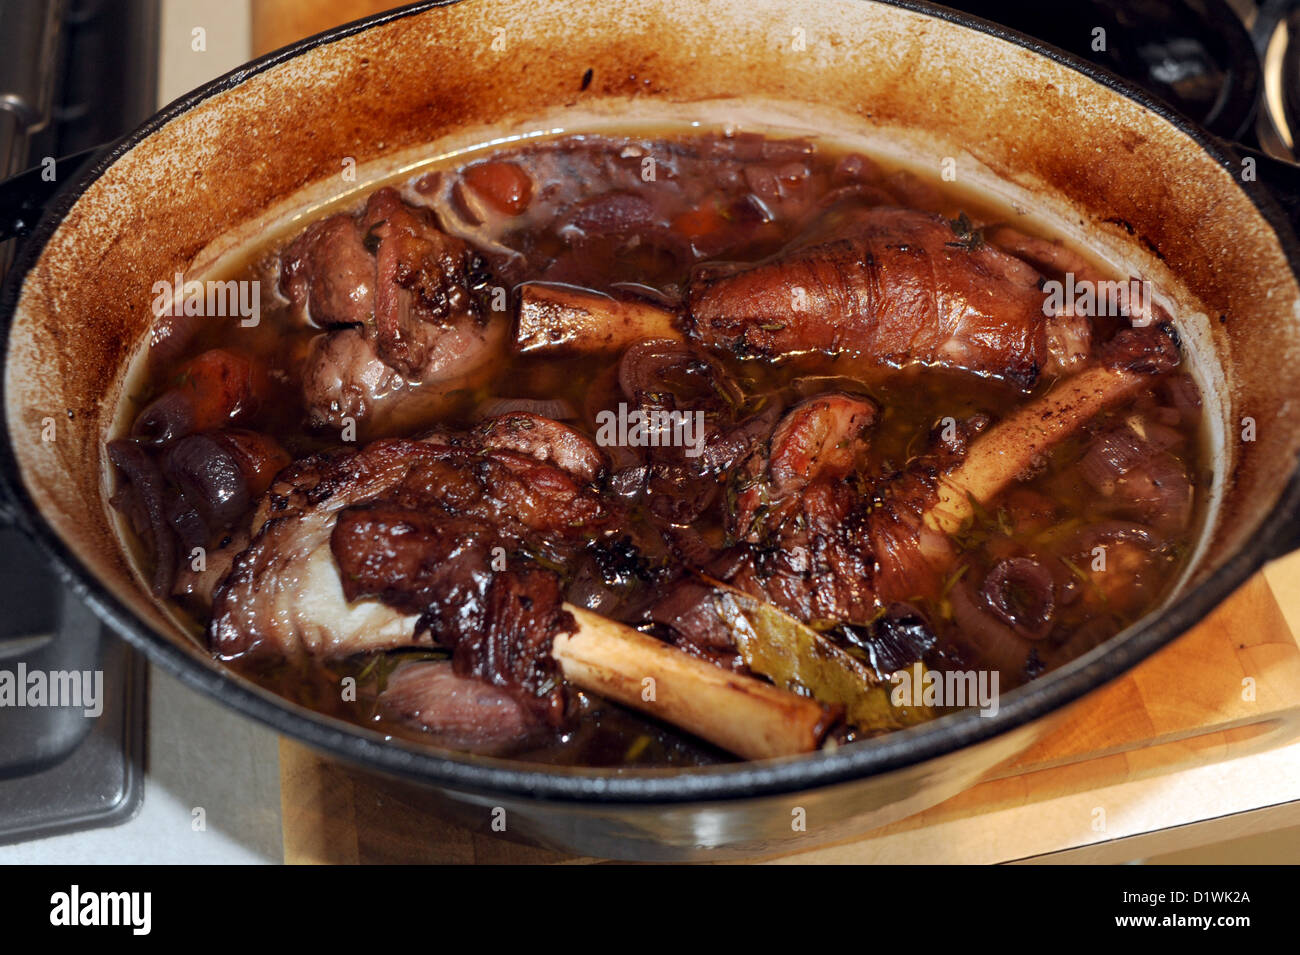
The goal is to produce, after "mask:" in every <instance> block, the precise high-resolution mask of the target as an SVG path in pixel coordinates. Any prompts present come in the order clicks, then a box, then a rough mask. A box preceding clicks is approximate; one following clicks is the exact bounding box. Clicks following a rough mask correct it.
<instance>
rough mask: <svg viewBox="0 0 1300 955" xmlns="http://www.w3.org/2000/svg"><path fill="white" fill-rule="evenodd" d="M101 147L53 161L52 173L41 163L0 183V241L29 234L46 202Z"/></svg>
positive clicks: (71, 178) (48, 202) (69, 180)
mask: <svg viewBox="0 0 1300 955" xmlns="http://www.w3.org/2000/svg"><path fill="white" fill-rule="evenodd" d="M103 148H104V147H103V146H92V147H91V148H90V149H85V150H82V151H81V152H79V153H72V154H71V155H69V156H64V157H63V158H61V159H55V160H54V166H53V169H52V170H51V168H50V165H49V164H48V163H42V164H41V165H39V166H33V167H32V168H31V169H28V170H27V171H26V172H20V173H18V174H17V175H16V176H13V177H11V178H9V179H6V180H4V181H3V182H0V242H4V241H5V240H6V239H20V238H23V237H24V236H27V235H28V234H30V233H31V231H32V230H33V229H34V228H36V223H37V222H39V221H40V219H41V215H42V214H44V212H45V209H46V207H47V206H49V204H50V200H51V199H53V198H54V197H55V196H56V195H57V194H58V192H59V190H60V189H62V188H63V186H64V185H65V184H66V183H68V182H71V181H72V180H73V179H74V178H75V177H76V175H77V173H78V172H79V171H80V170H81V168H82V167H83V166H84V165H86V163H88V162H89V161H90V160H91V159H93V158H94V157H95V156H96V155H97V154H98V153H99V152H100V151H101V150H102V149H103Z"/></svg>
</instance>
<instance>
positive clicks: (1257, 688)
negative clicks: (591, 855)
mask: <svg viewBox="0 0 1300 955" xmlns="http://www.w3.org/2000/svg"><path fill="white" fill-rule="evenodd" d="M392 6H395V4H392V3H388V2H385V0H314V2H310V3H308V2H303V0H253V3H252V41H253V51H252V52H253V55H255V56H260V55H262V54H263V53H266V52H269V51H270V50H274V49H277V48H279V47H281V46H284V45H286V44H288V43H292V42H294V41H296V40H298V39H301V38H303V37H305V36H309V35H311V34H314V33H318V32H320V31H322V30H327V29H329V28H331V27H333V26H335V25H337V24H340V23H345V22H347V21H349V20H354V19H357V18H360V17H364V16H368V15H369V14H372V13H376V12H378V11H380V10H383V9H387V8H389V7H392ZM1298 633H1300V554H1298V555H1292V556H1291V557H1289V558H1287V559H1285V560H1282V561H1278V562H1276V563H1275V564H1273V565H1271V566H1270V568H1269V569H1268V571H1267V572H1266V573H1262V574H1259V575H1256V576H1255V577H1253V578H1252V579H1251V580H1250V581H1248V582H1247V583H1246V584H1245V585H1244V586H1243V587H1242V588H1241V589H1240V590H1239V591H1237V593H1236V594H1234V595H1233V596H1232V597H1231V598H1230V599H1229V600H1228V601H1227V602H1226V603H1225V604H1224V605H1223V606H1222V607H1220V608H1219V610H1218V611H1216V612H1215V613H1214V614H1213V615H1211V616H1210V617H1209V618H1208V619H1206V620H1205V621H1204V622H1203V623H1202V624H1201V625H1200V626H1199V627H1197V628H1196V629H1195V630H1193V631H1191V632H1190V633H1188V634H1186V635H1185V636H1183V637H1182V638H1180V639H1179V640H1177V641H1176V642H1174V643H1173V644H1171V645H1170V646H1168V647H1166V648H1165V649H1164V650H1162V651H1161V652H1160V653H1158V654H1156V655H1155V656H1154V657H1152V658H1151V659H1150V660H1148V661H1146V662H1145V663H1143V664H1142V665H1141V666H1139V667H1138V668H1136V669H1135V670H1133V671H1132V672H1131V673H1129V674H1128V675H1127V676H1125V677H1124V678H1122V679H1120V680H1118V681H1116V682H1115V683H1114V684H1112V685H1111V686H1108V687H1106V688H1104V689H1102V690H1100V691H1098V692H1097V693H1095V694H1093V695H1092V696H1090V697H1089V698H1088V699H1087V700H1085V701H1084V702H1083V703H1081V704H1080V705H1079V706H1078V707H1077V708H1076V709H1075V711H1074V712H1073V714H1072V715H1071V718H1070V719H1069V720H1068V721H1067V722H1066V723H1065V724H1063V725H1062V726H1061V727H1059V728H1058V730H1057V731H1056V732H1054V733H1053V734H1052V735H1051V736H1050V737H1048V738H1046V739H1044V740H1043V741H1041V742H1040V743H1039V744H1038V745H1037V746H1035V747H1034V748H1033V749H1031V750H1030V751H1028V752H1026V753H1024V754H1023V755H1022V756H1021V757H1020V758H1019V759H1017V760H1016V761H1015V762H1014V763H1013V764H1011V765H1008V766H1004V767H1002V768H1001V770H1000V771H999V772H998V773H997V774H996V776H995V777H994V778H991V779H989V780H988V781H986V782H983V783H981V784H980V785H978V786H975V787H974V788H972V789H970V790H967V791H966V792H964V793H962V794H960V795H958V796H955V797H953V798H952V799H950V800H948V801H947V802H945V803H943V804H941V805H939V806H937V807H935V808H934V809H931V810H927V811H926V812H923V813H921V814H919V815H917V816H914V817H912V818H910V819H907V820H903V821H902V822H899V823H895V824H892V825H890V826H887V827H885V828H883V829H881V830H879V831H878V832H874V833H871V834H869V835H868V836H866V837H864V838H862V839H860V840H855V841H854V842H852V843H849V844H847V845H842V846H839V847H833V848H831V849H820V850H814V851H812V852H806V853H800V854H798V855H796V856H793V857H788V858H792V859H796V860H800V861H867V860H870V861H889V860H899V859H905V860H907V861H1004V860H1006V859H1012V858H1023V857H1025V856H1031V855H1035V854H1040V853H1045V852H1054V851H1060V850H1062V849H1069V848H1074V847H1078V846H1086V845H1095V844H1099V843H1102V842H1109V843H1113V842H1115V841H1116V840H1117V839H1124V838H1126V837H1133V836H1136V835H1137V834H1139V833H1140V832H1145V831H1149V830H1150V829H1151V828H1152V824H1151V821H1150V820H1152V819H1155V820H1158V823H1157V825H1160V826H1168V825H1174V824H1177V823H1180V822H1181V823H1187V824H1190V823H1193V822H1195V821H1197V820H1208V819H1212V818H1215V817H1223V816H1228V815H1231V814H1235V813H1242V812H1249V811H1251V810H1259V809H1260V807H1263V806H1266V805H1269V804H1271V803H1277V802H1280V801H1283V800H1285V799H1291V800H1295V799H1300V787H1297V786H1296V785H1295V783H1294V781H1293V777H1292V776H1291V775H1289V773H1290V772H1291V771H1292V770H1293V769H1294V770H1295V773H1296V776H1297V777H1298V778H1300V744H1298V745H1297V746H1295V747H1288V748H1286V749H1285V750H1278V751H1276V752H1274V753H1270V754H1268V755H1267V756H1260V757H1249V758H1243V757H1247V756H1248V754H1251V753H1254V752H1258V751H1260V750H1262V749H1265V748H1267V747H1269V746H1270V745H1272V744H1273V743H1275V742H1276V741H1277V740H1278V739H1279V738H1281V737H1284V736H1286V735H1288V734H1295V733H1296V732H1297V729H1298V728H1300V643H1298V642H1297V634H1298ZM1247 679H1250V680H1253V681H1254V683H1253V689H1254V694H1253V699H1251V698H1249V697H1250V694H1249V693H1243V689H1245V687H1244V686H1243V681H1246V680H1247ZM1249 759H1256V760H1258V762H1257V763H1256V764H1250V763H1249ZM1229 760H1233V761H1234V762H1232V763H1231V764H1230V765H1231V767H1232V773H1233V775H1234V778H1236V777H1239V780H1238V781H1237V782H1234V785H1233V786H1232V787H1231V792H1232V794H1233V795H1232V796H1231V797H1229V796H1228V795H1227V794H1226V793H1225V792H1224V791H1221V790H1220V789H1218V788H1216V785H1215V782H1216V777H1215V776H1214V775H1213V772H1214V771H1215V767H1222V766H1228V765H1229V763H1228V761H1229ZM280 764H281V800H282V805H283V824H284V850H285V860H286V861H288V862H452V863H457V862H460V863H469V862H558V861H566V857H563V856H561V855H559V854H557V853H553V852H548V851H545V850H541V849H532V848H527V847H522V846H518V845H515V844H513V843H510V842H506V841H503V840H500V839H498V838H495V837H493V836H491V835H489V834H488V833H487V832H475V831H470V830H468V829H463V828H461V827H458V826H454V825H452V824H450V823H447V822H444V821H443V820H441V819H439V818H437V817H436V816H434V815H431V814H429V813H428V812H427V811H426V810H425V809H423V808H422V807H421V801H422V800H421V798H420V794H419V792H418V790H412V789H410V788H409V787H405V786H403V785H402V784H399V783H394V782H391V781H388V780H383V779H380V778H378V777H373V776H369V775H367V774H363V773H360V772H357V771H355V770H351V769H348V768H345V767H343V766H340V765H338V764H335V763H332V762H330V761H329V760H326V759H324V758H322V757H320V756H318V755H317V754H315V753H314V752H312V751H310V750H308V749H305V748H303V747H301V746H299V745H297V744H295V743H292V742H289V741H287V740H285V741H282V743H281V750H280ZM1252 766H1254V767H1255V768H1252ZM1198 767H1199V769H1198ZM1207 771H1208V772H1209V775H1207ZM1198 773H1199V775H1198ZM1220 775H1221V774H1220ZM1103 792H1105V793H1107V794H1108V795H1107V798H1111V799H1119V800H1121V801H1122V802H1123V805H1124V806H1125V807H1127V808H1128V809H1129V810H1130V811H1128V812H1118V813H1112V818H1113V819H1114V820H1115V821H1113V822H1112V823H1111V825H1110V826H1109V828H1108V831H1107V832H1105V833H1101V834H1099V833H1096V832H1095V831H1093V830H1092V829H1090V828H1089V827H1088V826H1086V825H1084V826H1077V825H1075V824H1074V822H1072V821H1071V820H1070V819H1069V818H1068V817H1066V818H1062V817H1061V815H1060V814H1061V813H1062V812H1065V813H1068V812H1073V811H1075V810H1071V809H1068V808H1065V807H1067V806H1068V805H1069V804H1070V801H1071V799H1073V800H1074V802H1075V803H1077V804H1078V806H1080V807H1082V809H1080V810H1078V811H1080V812H1084V811H1086V810H1087V807H1088V806H1089V805H1090V804H1091V802H1094V801H1097V800H1098V799H1100V798H1101V797H1100V795H1099V794H1101V793H1103ZM1113 794H1118V795H1113ZM1080 800H1081V801H1080ZM1138 806H1142V807H1145V809H1146V810H1147V812H1146V814H1145V815H1144V814H1143V813H1142V812H1138V811H1137V809H1136V807H1138ZM1288 818H1290V817H1289V816H1288ZM1076 830H1077V831H1076ZM1184 838H1185V837H1184ZM963 846H965V847H966V848H962V847H963Z"/></svg>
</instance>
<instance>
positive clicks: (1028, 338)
mask: <svg viewBox="0 0 1300 955" xmlns="http://www.w3.org/2000/svg"><path fill="white" fill-rule="evenodd" d="M1038 282H1039V275H1038V273H1037V272H1036V271H1035V270H1034V269H1033V268H1031V267H1030V266H1028V265H1026V264H1025V263H1024V262H1022V261H1021V260H1019V259H1017V258H1014V257H1013V256H1010V255H1008V254H1006V253H1005V252H1002V251H1000V250H998V249H995V248H992V247H990V246H988V245H985V244H983V243H982V242H980V241H979V239H978V235H977V234H975V235H973V236H972V235H971V234H963V231H962V228H961V227H954V225H953V224H952V223H950V222H948V221H947V220H945V219H943V218H942V217H940V216H935V215H929V214H927V213H923V212H916V211H913V210H909V209H894V208H871V209H867V210H864V211H861V212H859V213H857V214H855V215H853V216H851V217H850V218H849V219H848V221H847V222H845V223H843V224H841V225H838V226H836V227H835V228H834V229H832V230H831V232H830V234H829V235H824V236H819V237H817V238H816V239H814V240H812V241H810V242H808V243H806V244H800V245H797V246H796V247H794V248H793V249H791V250H790V251H788V252H784V253H782V254H780V255H778V256H776V257H775V258H773V259H770V260H768V261H766V262H764V263H761V264H759V265H753V266H740V267H727V266H721V267H708V266H706V267H701V268H699V269H697V270H696V272H695V274H694V276H693V278H692V281H691V286H690V295H689V319H690V324H691V326H692V328H693V329H694V333H695V335H696V336H697V337H698V338H699V340H700V341H701V342H703V343H704V344H705V345H707V346H709V347H712V348H721V349H726V350H727V351H729V352H732V353H733V354H736V355H741V356H758V357H768V358H779V357H782V356H789V355H798V354H805V353H808V352H824V353H827V354H832V355H839V354H846V355H860V356H865V357H868V358H871V359H873V360H874V361H876V362H879V363H880V364H883V365H893V366H900V365H906V364H909V363H912V362H916V363H919V364H923V365H937V366H945V367H950V368H960V369H964V370H966V371H971V372H975V373H977V374H981V375H986V376H989V377H994V378H1002V379H1006V380H1008V381H1010V382H1013V383H1015V384H1017V385H1020V386H1023V387H1025V388H1028V387H1030V386H1031V385H1033V384H1034V382H1035V381H1037V380H1038V375H1039V372H1040V370H1041V369H1042V368H1043V366H1044V364H1045V363H1046V361H1047V358H1048V353H1047V337H1046V322H1045V316H1044V314H1043V294H1042V292H1041V291H1040V289H1039V286H1038Z"/></svg>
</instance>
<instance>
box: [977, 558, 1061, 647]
mask: <svg viewBox="0 0 1300 955" xmlns="http://www.w3.org/2000/svg"><path fill="white" fill-rule="evenodd" d="M1055 590H1056V588H1055V585H1054V583H1053V581H1052V575H1051V574H1050V573H1049V572H1048V570H1047V568H1046V567H1044V566H1043V565H1042V564H1040V563H1039V562H1038V561H1036V560H1033V559H1031V558H1028V557H1010V558H1008V559H1006V560H1001V561H998V563H997V565H996V566H995V567H994V568H993V569H992V570H991V571H989V572H988V574H987V576H985V578H984V585H983V586H982V587H981V588H980V595H981V596H982V597H983V598H984V600H985V602H987V603H988V605H989V609H991V610H992V611H993V615H994V616H995V617H997V618H998V619H999V620H1001V621H1002V622H1003V623H1005V624H1006V625H1007V626H1009V627H1010V628H1011V629H1012V631H1013V632H1014V633H1015V634H1016V636H1018V637H1023V638H1024V639H1026V640H1041V639H1043V637H1045V636H1047V634H1048V633H1049V632H1051V629H1052V624H1053V622H1054V621H1053V615H1054V614H1055V612H1056V593H1055Z"/></svg>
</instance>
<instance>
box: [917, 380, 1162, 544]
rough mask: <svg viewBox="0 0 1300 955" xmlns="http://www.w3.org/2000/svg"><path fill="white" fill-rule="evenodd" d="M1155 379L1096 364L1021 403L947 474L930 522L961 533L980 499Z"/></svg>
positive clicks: (929, 512) (989, 496)
mask: <svg viewBox="0 0 1300 955" xmlns="http://www.w3.org/2000/svg"><path fill="white" fill-rule="evenodd" d="M1150 381H1151V378H1150V376H1149V375H1144V374H1142V373H1140V372H1135V371H1129V370H1127V369H1124V368H1107V367H1105V366H1101V365H1095V366H1093V367H1091V368H1087V369H1085V370H1083V371H1081V372H1079V373H1078V374H1077V375H1074V376H1073V377H1071V378H1066V379H1064V380H1063V381H1061V382H1060V383H1059V384H1057V385H1056V387H1054V388H1053V389H1052V390H1051V391H1049V392H1048V393H1047V394H1045V395H1043V397H1041V398H1039V399H1038V400H1036V401H1034V402H1032V403H1030V404H1027V405H1023V406H1021V407H1020V408H1018V409H1017V410H1016V411H1015V412H1014V413H1013V414H1012V415H1011V416H1010V417H1008V418H1006V419H1005V420H1004V421H1001V422H1000V423H998V424H997V425H996V426H995V427H993V428H991V429H990V430H989V431H987V432H986V433H984V434H982V435H980V436H979V437H978V438H976V439H975V440H974V441H973V442H972V443H971V447H970V450H969V451H968V452H967V453H966V456H965V458H963V459H962V462H961V463H960V464H959V465H958V466H957V467H955V468H954V469H953V470H951V471H949V472H948V473H947V474H946V475H945V476H944V477H943V479H942V480H941V482H940V484H939V488H938V499H937V500H936V501H935V502H934V504H932V505H931V506H930V508H929V509H928V510H927V511H926V513H925V524H926V526H928V527H930V528H932V529H934V530H937V531H940V532H942V533H944V534H952V533H955V532H956V531H958V530H959V529H960V528H961V526H962V524H963V523H965V521H967V520H968V519H969V518H970V517H971V515H972V513H973V512H974V510H975V504H981V505H982V504H986V503H988V502H989V501H991V500H992V499H993V498H994V497H996V496H997V494H998V493H999V492H1000V491H1002V489H1003V488H1005V487H1006V486H1007V485H1008V484H1010V483H1011V482H1012V481H1014V480H1015V479H1016V477H1017V476H1019V475H1020V474H1023V473H1024V472H1025V471H1027V470H1028V469H1029V468H1030V466H1031V465H1032V464H1033V463H1034V462H1035V460H1036V459H1037V458H1038V457H1039V456H1040V455H1045V454H1046V453H1047V452H1048V451H1049V450H1050V449H1051V448H1052V447H1053V446H1054V445H1056V444H1058V443H1059V442H1061V441H1062V440H1064V439H1065V438H1068V437H1069V436H1070V435H1071V434H1073V433H1074V432H1075V431H1077V430H1078V429H1079V428H1080V427H1081V426H1082V425H1083V424H1085V423H1086V422H1087V421H1088V420H1089V419H1090V418H1092V417H1094V416H1095V415H1097V414H1099V413H1101V412H1102V411H1104V410H1105V409H1107V408H1109V407H1111V406H1113V405H1116V404H1119V403H1120V402H1121V401H1124V400H1125V399H1127V398H1129V397H1131V396H1132V395H1133V394H1134V393H1135V392H1137V391H1138V390H1139V389H1141V388H1142V387H1143V386H1144V385H1146V384H1149V383H1150Z"/></svg>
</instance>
